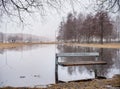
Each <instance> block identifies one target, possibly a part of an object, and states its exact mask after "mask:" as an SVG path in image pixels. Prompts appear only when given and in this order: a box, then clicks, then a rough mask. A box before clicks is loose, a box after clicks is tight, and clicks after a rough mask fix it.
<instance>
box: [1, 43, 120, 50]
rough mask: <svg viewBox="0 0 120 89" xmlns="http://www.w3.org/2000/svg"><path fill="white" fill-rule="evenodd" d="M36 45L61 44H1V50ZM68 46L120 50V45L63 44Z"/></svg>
mask: <svg viewBox="0 0 120 89" xmlns="http://www.w3.org/2000/svg"><path fill="white" fill-rule="evenodd" d="M35 44H59V43H56V42H42V43H0V49H3V48H13V47H21V46H25V45H35ZM61 44H64V45H68V46H81V47H94V48H117V49H118V48H120V43H105V44H95V43H94V44H93V43H91V44H87V43H84V44H80V43H61Z"/></svg>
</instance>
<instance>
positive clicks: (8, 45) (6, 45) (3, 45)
mask: <svg viewBox="0 0 120 89" xmlns="http://www.w3.org/2000/svg"><path fill="white" fill-rule="evenodd" d="M37 44H56V43H55V42H40V43H0V49H7V48H14V47H22V46H29V45H37Z"/></svg>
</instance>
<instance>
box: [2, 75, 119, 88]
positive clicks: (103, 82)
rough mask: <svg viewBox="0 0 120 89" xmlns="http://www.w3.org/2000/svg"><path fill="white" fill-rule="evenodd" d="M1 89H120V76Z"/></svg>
mask: <svg viewBox="0 0 120 89" xmlns="http://www.w3.org/2000/svg"><path fill="white" fill-rule="evenodd" d="M0 89H120V75H115V76H113V77H112V78H110V79H94V80H92V81H85V82H70V83H59V84H54V85H51V86H48V87H47V88H25V87H21V88H18V87H17V88H13V87H4V88H0Z"/></svg>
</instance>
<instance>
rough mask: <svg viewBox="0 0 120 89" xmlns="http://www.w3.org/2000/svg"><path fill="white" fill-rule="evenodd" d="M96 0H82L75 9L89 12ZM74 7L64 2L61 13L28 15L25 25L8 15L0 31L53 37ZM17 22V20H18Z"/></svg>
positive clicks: (78, 11)
mask: <svg viewBox="0 0 120 89" xmlns="http://www.w3.org/2000/svg"><path fill="white" fill-rule="evenodd" d="M91 1H95V0H80V4H79V5H78V4H75V5H74V10H75V11H76V12H77V13H80V12H82V13H84V14H86V13H89V12H92V11H93V10H92V9H93V7H94V5H93V6H92V2H91ZM72 11H73V9H72V8H71V6H70V5H68V4H66V3H64V8H62V10H61V11H60V13H58V12H56V11H55V10H54V11H52V12H51V13H49V12H46V13H45V16H44V17H42V18H41V17H40V16H39V15H38V14H35V15H33V16H32V17H26V23H27V24H26V25H25V26H24V27H23V26H22V25H21V24H20V23H19V22H18V24H17V23H15V22H13V21H11V20H10V19H9V20H7V19H8V17H5V18H4V23H1V25H0V32H4V33H28V34H34V35H39V36H45V37H49V38H51V39H54V38H55V34H56V33H57V31H58V27H59V24H60V22H61V21H62V18H63V17H64V18H65V17H67V14H68V13H69V12H72ZM16 22H17V21H16Z"/></svg>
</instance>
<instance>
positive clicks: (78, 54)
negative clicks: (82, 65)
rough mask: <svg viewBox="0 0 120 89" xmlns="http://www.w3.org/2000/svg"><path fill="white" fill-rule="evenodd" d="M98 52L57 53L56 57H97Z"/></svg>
mask: <svg viewBox="0 0 120 89" xmlns="http://www.w3.org/2000/svg"><path fill="white" fill-rule="evenodd" d="M98 56H99V53H98V52H84V53H83V52H82V53H57V54H56V57H98Z"/></svg>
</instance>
